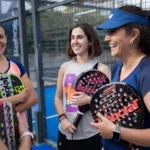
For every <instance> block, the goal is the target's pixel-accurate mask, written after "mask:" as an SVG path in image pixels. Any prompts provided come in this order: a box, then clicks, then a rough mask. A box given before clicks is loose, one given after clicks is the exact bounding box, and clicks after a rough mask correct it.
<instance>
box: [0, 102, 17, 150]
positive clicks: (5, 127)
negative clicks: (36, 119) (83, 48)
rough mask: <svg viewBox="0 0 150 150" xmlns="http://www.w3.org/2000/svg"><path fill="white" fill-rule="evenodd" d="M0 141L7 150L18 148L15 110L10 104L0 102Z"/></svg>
mask: <svg viewBox="0 0 150 150" xmlns="http://www.w3.org/2000/svg"><path fill="white" fill-rule="evenodd" d="M0 140H1V141H2V142H3V143H4V144H6V146H7V147H8V149H9V150H17V149H18V147H19V126H18V120H17V116H16V111H15V108H14V107H13V106H12V103H10V102H6V101H5V102H4V101H1V102H0Z"/></svg>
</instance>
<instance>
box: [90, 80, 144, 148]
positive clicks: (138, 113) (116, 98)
mask: <svg viewBox="0 0 150 150" xmlns="http://www.w3.org/2000/svg"><path fill="white" fill-rule="evenodd" d="M91 112H92V115H93V117H94V120H95V121H98V117H97V116H96V114H97V113H98V112H100V113H101V114H102V115H104V116H105V117H107V118H108V119H109V120H111V121H112V122H114V123H115V124H119V125H121V126H123V127H127V128H136V129H139V128H141V127H142V126H143V122H144V107H143V102H142V100H141V97H140V96H139V95H138V94H137V93H136V92H135V90H134V89H133V87H131V86H130V85H128V84H126V83H123V82H114V83H109V84H107V85H105V86H103V87H101V88H100V89H99V90H97V92H96V93H95V94H94V95H93V97H92V100H91ZM122 142H123V143H124V144H125V145H126V146H128V147H129V148H131V147H132V146H134V145H132V144H131V143H128V142H125V141H122Z"/></svg>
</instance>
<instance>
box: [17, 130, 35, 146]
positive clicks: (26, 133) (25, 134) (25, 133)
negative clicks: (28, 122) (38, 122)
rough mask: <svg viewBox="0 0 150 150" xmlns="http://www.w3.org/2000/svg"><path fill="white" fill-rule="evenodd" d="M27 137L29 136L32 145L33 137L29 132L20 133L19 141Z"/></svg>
mask: <svg viewBox="0 0 150 150" xmlns="http://www.w3.org/2000/svg"><path fill="white" fill-rule="evenodd" d="M27 135H30V137H31V140H32V143H33V140H34V135H33V133H32V132H29V131H27V132H23V133H22V135H21V137H20V141H21V140H22V139H23V137H24V136H27Z"/></svg>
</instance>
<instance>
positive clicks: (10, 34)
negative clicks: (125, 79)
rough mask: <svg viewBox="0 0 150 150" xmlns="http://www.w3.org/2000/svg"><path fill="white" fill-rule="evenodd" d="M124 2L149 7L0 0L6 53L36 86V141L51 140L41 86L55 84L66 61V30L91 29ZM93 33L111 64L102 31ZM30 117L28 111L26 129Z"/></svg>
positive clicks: (90, 0)
mask: <svg viewBox="0 0 150 150" xmlns="http://www.w3.org/2000/svg"><path fill="white" fill-rule="evenodd" d="M125 4H133V5H137V6H141V7H142V8H143V9H150V0H64V1H63V0H0V22H1V23H3V24H4V26H5V28H6V34H7V38H8V46H7V51H6V55H7V56H8V57H11V58H12V57H13V58H15V59H20V60H21V61H22V63H23V64H24V65H25V67H26V69H27V72H28V73H29V75H30V78H31V81H32V83H33V85H34V87H35V88H36V89H37V94H38V98H39V102H38V106H39V107H38V110H37V112H35V123H36V127H35V130H36V131H35V132H36V137H37V142H38V143H41V142H44V141H49V140H51V139H48V138H47V130H46V113H45V97H44V86H51V85H55V84H56V82H57V74H58V70H59V67H60V65H61V64H62V63H63V62H65V61H68V59H67V58H66V56H65V49H66V44H67V42H68V31H69V29H70V28H71V27H72V26H73V25H75V24H77V23H79V22H88V23H89V24H91V25H92V26H93V27H94V28H95V27H96V26H97V25H99V24H100V23H102V22H103V21H104V20H105V19H106V18H107V17H108V15H109V14H110V11H111V10H112V9H113V8H117V7H120V6H122V5H125ZM95 30H96V28H95ZM97 33H98V35H99V37H100V39H101V43H102V48H103V54H102V55H101V56H100V58H101V62H103V63H105V64H107V65H109V66H110V67H111V65H112V64H113V63H114V62H115V61H116V59H115V58H112V57H111V56H110V52H109V47H108V45H106V44H105V43H104V41H103V39H104V36H105V32H104V31H97ZM31 120H32V119H31V110H29V111H28V122H29V126H30V129H32V122H31Z"/></svg>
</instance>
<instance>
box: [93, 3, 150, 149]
mask: <svg viewBox="0 0 150 150" xmlns="http://www.w3.org/2000/svg"><path fill="white" fill-rule="evenodd" d="M98 29H100V30H101V29H102V30H107V35H106V37H105V41H106V42H108V43H109V46H110V49H111V55H112V56H114V57H117V58H119V59H121V60H119V61H118V62H117V63H116V64H115V65H114V67H113V69H112V82H125V83H127V84H129V85H131V86H132V87H134V88H135V90H136V91H137V92H138V93H139V94H140V95H141V96H142V98H143V102H144V125H143V128H142V129H129V128H125V127H121V126H119V125H115V124H114V123H112V122H111V121H110V120H108V119H107V118H106V117H104V116H103V115H102V114H100V113H98V114H97V115H98V117H99V118H100V119H101V122H100V123H94V122H92V123H91V125H92V126H94V127H96V128H97V130H98V132H99V133H100V135H101V136H102V137H103V140H102V144H103V147H104V150H128V149H129V148H128V147H126V146H124V145H123V144H122V143H121V142H120V139H121V140H124V141H127V142H130V143H133V144H135V145H137V146H136V148H133V149H138V150H150V79H149V70H150V57H149V56H148V55H149V54H150V26H149V13H148V11H143V10H142V9H141V8H140V7H137V6H133V5H126V6H122V7H120V8H118V9H115V10H112V12H111V15H110V16H109V19H108V20H107V21H106V22H104V23H103V24H101V25H99V26H98ZM116 132H117V133H118V137H117V138H118V139H115V138H116V137H115V136H114V135H115V133H116ZM116 140H117V141H116Z"/></svg>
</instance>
